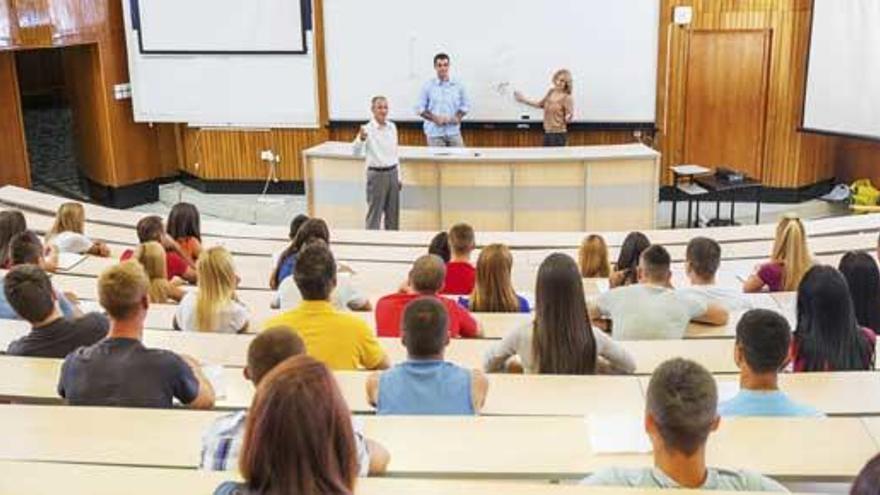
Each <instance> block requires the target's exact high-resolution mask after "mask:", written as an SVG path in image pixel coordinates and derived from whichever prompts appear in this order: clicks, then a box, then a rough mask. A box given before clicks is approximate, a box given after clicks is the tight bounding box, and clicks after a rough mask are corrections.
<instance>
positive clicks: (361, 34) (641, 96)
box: [324, 0, 660, 123]
mask: <svg viewBox="0 0 880 495" xmlns="http://www.w3.org/2000/svg"><path fill="white" fill-rule="evenodd" d="M441 5H442V8H439V7H440V6H441ZM659 25H660V0H444V1H443V2H441V3H440V4H436V3H432V2H425V1H414V0H369V1H364V0H324V31H325V41H326V53H327V84H328V98H329V114H330V118H331V119H332V120H336V121H350V120H363V119H365V118H366V116H367V115H368V114H369V105H370V98H371V97H372V96H374V95H378V94H382V95H385V96H387V97H388V98H389V105H390V109H391V115H392V117H393V118H395V119H397V120H418V116H417V115H416V114H415V105H416V102H417V97H418V93H419V90H420V88H421V87H422V86H423V85H424V84H425V82H426V81H428V80H429V79H430V78H431V77H434V70H433V56H434V54H435V53H437V52H441V51H442V52H446V53H448V54H449V55H450V57H451V67H452V69H451V75H452V78H453V79H455V80H458V81H459V82H461V83H462V84H463V85H464V86H465V89H466V91H467V93H468V96H469V97H470V100H471V113H470V114H469V115H468V116H467V118H466V120H471V121H481V122H483V121H485V122H513V121H521V120H523V116H528V118H529V119H530V120H538V121H540V120H541V111H540V110H535V109H529V108H527V107H525V106H524V105H521V104H518V103H516V102H515V101H514V100H513V91H514V90H517V89H518V90H521V91H522V92H524V93H525V94H526V95H527V96H530V97H531V98H533V99H540V98H541V97H543V96H544V94H546V92H547V90H548V89H549V87H550V78H551V76H552V74H553V72H554V71H555V70H556V69H558V68H562V67H564V68H568V69H569V70H571V71H572V73H573V76H574V94H573V96H574V99H575V121H576V122H585V123H653V122H654V119H655V103H656V102H655V100H656V91H657V89H656V88H657V84H656V82H657V53H658V36H659Z"/></svg>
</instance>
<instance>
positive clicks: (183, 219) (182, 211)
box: [165, 203, 202, 262]
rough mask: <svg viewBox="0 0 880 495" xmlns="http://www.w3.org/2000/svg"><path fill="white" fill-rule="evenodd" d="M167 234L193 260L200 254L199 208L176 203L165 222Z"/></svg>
mask: <svg viewBox="0 0 880 495" xmlns="http://www.w3.org/2000/svg"><path fill="white" fill-rule="evenodd" d="M165 228H166V230H167V232H168V236H169V237H171V238H172V239H174V241H175V242H177V245H178V246H180V250H181V251H183V253H184V254H186V255H187V256H189V259H190V260H192V261H193V262H195V261H198V259H199V255H200V254H202V225H201V216H200V215H199V210H198V209H197V208H196V206H195V205H193V204H191V203H177V204H176V205H174V206H173V207H172V208H171V211H170V212H169V213H168V221H167V222H165Z"/></svg>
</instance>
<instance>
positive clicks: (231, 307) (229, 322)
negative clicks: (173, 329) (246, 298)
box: [174, 290, 251, 333]
mask: <svg viewBox="0 0 880 495" xmlns="http://www.w3.org/2000/svg"><path fill="white" fill-rule="evenodd" d="M197 300H198V290H193V291H190V292H188V293H187V294H186V295H185V296H183V299H182V300H181V301H180V304H179V305H178V306H177V312H176V313H175V314H174V319H175V321H177V326H179V327H180V329H181V330H183V331H185V332H198V331H199V329H198V327H197V326H196V301H197ZM250 319H251V314H250V311H248V308H247V306H245V305H244V304H242V303H240V302H237V301H232V302H230V303H229V304H228V305H226V307H225V308H223V309H222V310H221V311H220V314H219V315H218V316H217V328H213V329H211V331H212V332H218V333H237V332H238V331H239V330H241V329H242V328H244V326H245V324H246V323H247V322H249V321H250Z"/></svg>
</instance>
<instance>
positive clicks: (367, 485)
mask: <svg viewBox="0 0 880 495" xmlns="http://www.w3.org/2000/svg"><path fill="white" fill-rule="evenodd" d="M0 472H4V473H14V474H13V475H11V476H3V477H2V478H0V494H3V495H11V494H25V493H26V494H28V495H57V494H58V493H65V494H66V495H119V493H120V491H124V492H125V494H126V495H154V494H156V493H162V494H169V495H170V494H177V493H179V494H187V495H211V494H212V493H213V492H214V489H215V488H216V487H217V485H219V484H220V483H222V482H224V481H227V480H235V479H238V475H237V474H236V473H232V472H209V471H196V470H191V469H168V468H139V467H123V466H91V465H84V464H53V463H38V462H21V461H0ZM123 487H124V488H123ZM355 493H356V494H357V495H474V494H476V493H480V494H485V495H493V494H497V495H502V494H503V495H734V493H735V494H737V495H757V494H756V493H751V492H721V491H711V492H710V491H703V490H668V489H650V488H641V489H638V488H626V489H622V488H619V487H588V486H580V485H576V484H550V483H541V482H538V481H535V482H532V483H526V482H515V481H488V480H441V479H412V478H409V479H395V478H359V479H358V480H357V485H356V487H355Z"/></svg>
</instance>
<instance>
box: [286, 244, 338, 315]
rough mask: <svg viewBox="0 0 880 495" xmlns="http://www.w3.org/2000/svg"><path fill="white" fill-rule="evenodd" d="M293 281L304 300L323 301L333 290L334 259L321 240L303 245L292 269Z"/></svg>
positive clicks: (334, 277) (334, 278)
mask: <svg viewBox="0 0 880 495" xmlns="http://www.w3.org/2000/svg"><path fill="white" fill-rule="evenodd" d="M293 281H294V282H296V286H297V287H298V288H299V292H300V294H302V297H303V299H304V300H306V301H324V300H327V299H328V298H329V297H330V293H331V292H333V286H334V284H335V281H336V260H335V259H333V253H331V252H330V248H328V247H327V244H326V243H325V242H323V241H312V242H309V243H308V244H306V245H305V246H303V248H302V249H301V250H300V251H299V255H298V256H297V260H296V267H295V268H294V269H293Z"/></svg>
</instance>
